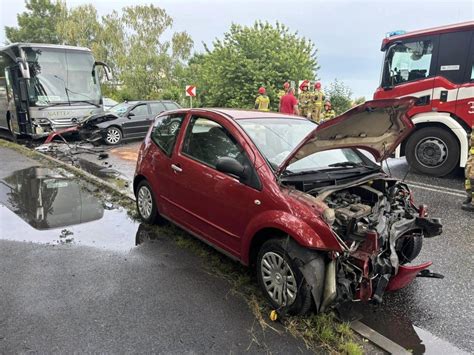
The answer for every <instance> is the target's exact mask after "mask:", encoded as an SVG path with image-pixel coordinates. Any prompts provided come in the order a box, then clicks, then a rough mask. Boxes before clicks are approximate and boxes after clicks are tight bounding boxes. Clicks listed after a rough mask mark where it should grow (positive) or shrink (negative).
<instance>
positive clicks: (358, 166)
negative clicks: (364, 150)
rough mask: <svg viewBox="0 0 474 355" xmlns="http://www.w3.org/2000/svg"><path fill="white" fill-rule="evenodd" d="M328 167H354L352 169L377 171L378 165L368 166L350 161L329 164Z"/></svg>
mask: <svg viewBox="0 0 474 355" xmlns="http://www.w3.org/2000/svg"><path fill="white" fill-rule="evenodd" d="M328 167H330V168H337V167H354V168H367V169H379V166H378V165H374V166H370V165H367V164H363V163H354V162H350V161H341V162H339V163H334V164H329V165H328Z"/></svg>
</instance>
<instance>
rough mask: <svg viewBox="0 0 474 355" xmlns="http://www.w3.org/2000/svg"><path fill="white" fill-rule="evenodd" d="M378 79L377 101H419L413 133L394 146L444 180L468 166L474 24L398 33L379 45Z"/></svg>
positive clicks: (422, 169) (473, 98)
mask: <svg viewBox="0 0 474 355" xmlns="http://www.w3.org/2000/svg"><path fill="white" fill-rule="evenodd" d="M381 50H382V51H383V52H385V56H384V62H383V69H382V80H381V84H380V87H379V88H378V89H377V90H376V92H375V94H374V98H375V99H386V98H397V97H404V96H415V97H418V100H417V102H416V105H415V106H414V107H413V108H412V109H411V110H410V111H409V115H410V117H411V119H412V120H413V122H414V123H415V125H416V130H415V131H413V133H412V134H411V135H410V136H409V137H408V138H407V139H406V140H405V141H404V142H403V143H402V144H401V145H400V146H399V147H398V149H397V153H396V154H397V157H400V156H406V158H407V161H408V163H409V164H410V166H411V167H412V168H413V169H414V170H416V171H418V172H421V173H424V174H428V175H434V176H444V175H446V174H448V173H450V172H451V171H452V170H454V169H455V168H456V167H458V166H461V167H463V166H464V165H465V164H466V160H467V155H468V135H469V133H470V132H471V130H472V126H473V125H474V21H471V22H464V23H459V24H455V25H449V26H443V27H436V28H430V29H426V30H421V31H414V32H407V33H403V32H402V31H397V32H395V33H392V34H391V35H388V36H387V37H386V38H384V40H383V41H382V48H381Z"/></svg>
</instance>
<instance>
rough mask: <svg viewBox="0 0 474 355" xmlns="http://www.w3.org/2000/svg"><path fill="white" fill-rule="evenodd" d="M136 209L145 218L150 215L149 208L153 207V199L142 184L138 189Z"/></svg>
mask: <svg viewBox="0 0 474 355" xmlns="http://www.w3.org/2000/svg"><path fill="white" fill-rule="evenodd" d="M137 201H138V210H139V211H140V214H141V215H142V217H143V218H145V219H147V218H150V216H151V210H152V208H153V200H152V198H151V192H150V190H149V189H148V188H147V187H145V186H142V187H141V188H140V190H138V199H137Z"/></svg>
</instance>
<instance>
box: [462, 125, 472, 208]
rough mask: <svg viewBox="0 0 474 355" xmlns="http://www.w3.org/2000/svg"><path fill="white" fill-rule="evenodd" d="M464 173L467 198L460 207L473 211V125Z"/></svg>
mask: <svg viewBox="0 0 474 355" xmlns="http://www.w3.org/2000/svg"><path fill="white" fill-rule="evenodd" d="M464 172H465V175H466V183H465V186H466V193H467V199H466V201H464V203H463V204H462V209H463V210H466V211H470V212H474V190H473V188H474V127H472V132H471V139H470V148H469V157H468V158H467V162H466V168H465V170H464Z"/></svg>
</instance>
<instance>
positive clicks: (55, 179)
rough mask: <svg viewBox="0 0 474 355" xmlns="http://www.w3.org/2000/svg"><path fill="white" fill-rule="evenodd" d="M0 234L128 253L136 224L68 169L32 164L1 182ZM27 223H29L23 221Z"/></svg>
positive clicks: (133, 244) (11, 237)
mask: <svg viewBox="0 0 474 355" xmlns="http://www.w3.org/2000/svg"><path fill="white" fill-rule="evenodd" d="M0 220H1V221H2V228H1V232H0V238H2V239H8V240H16V241H27V242H34V243H43V244H80V245H88V246H95V247H98V248H105V249H111V250H124V251H128V250H130V249H131V248H133V247H134V246H135V234H136V232H137V229H138V223H136V222H134V221H133V220H131V219H130V218H129V217H128V215H127V212H126V211H125V210H123V209H121V208H118V207H116V206H113V205H111V204H110V203H103V202H101V201H100V200H99V199H98V198H97V197H95V196H94V195H93V194H92V192H91V190H90V187H87V186H85V185H84V184H82V183H80V182H79V181H77V180H76V179H74V178H73V176H71V175H67V173H62V172H61V173H60V172H58V171H56V170H51V169H47V168H39V167H32V168H28V169H24V170H19V171H16V172H14V173H13V174H12V175H10V176H9V177H7V178H5V179H4V180H2V181H0ZM25 222H26V223H25Z"/></svg>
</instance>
